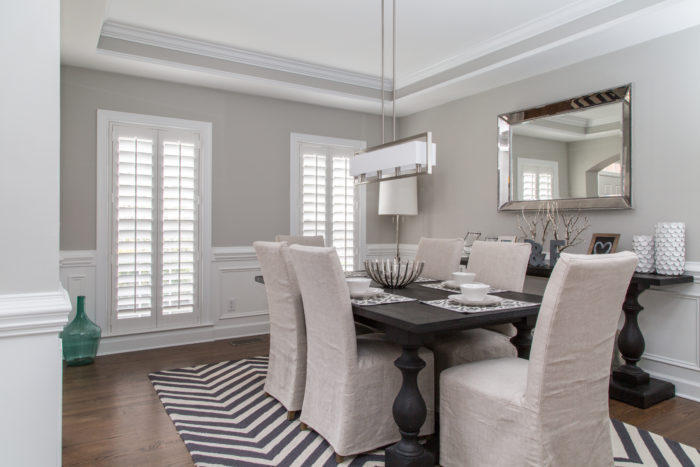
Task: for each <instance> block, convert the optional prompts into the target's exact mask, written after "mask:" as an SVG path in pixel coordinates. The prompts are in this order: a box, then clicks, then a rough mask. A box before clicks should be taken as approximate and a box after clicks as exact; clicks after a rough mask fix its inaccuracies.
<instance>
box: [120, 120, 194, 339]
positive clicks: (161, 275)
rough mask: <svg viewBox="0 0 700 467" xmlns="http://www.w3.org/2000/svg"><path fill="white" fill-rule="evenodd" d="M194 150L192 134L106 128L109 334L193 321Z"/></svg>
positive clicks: (144, 129)
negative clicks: (110, 200) (109, 204)
mask: <svg viewBox="0 0 700 467" xmlns="http://www.w3.org/2000/svg"><path fill="white" fill-rule="evenodd" d="M199 144H200V143H199V135H198V134H197V133H196V132H191V131H184V130H183V131H179V130H170V129H167V130H165V129H157V128H145V127H138V126H129V125H122V124H115V125H113V127H112V183H113V185H112V187H113V189H112V193H113V207H114V208H113V216H112V220H113V229H112V232H113V242H112V284H113V289H112V303H113V310H114V316H113V324H115V325H116V328H117V329H121V330H129V329H137V328H140V327H143V325H137V324H136V323H137V322H140V321H144V320H145V321H147V322H149V323H150V326H155V327H158V326H159V325H160V324H165V321H168V320H170V321H172V320H179V322H187V321H190V322H191V321H194V320H195V318H196V313H197V311H198V303H197V297H198V294H197V290H198V287H199V284H198V283H197V281H198V277H199V274H198V273H199V247H198V245H199V238H198V232H199V225H198V223H199V221H198V219H199V197H198V193H199V173H198V172H199ZM187 315H190V316H189V317H188V316H187ZM160 321H163V323H160ZM127 322H131V324H128V323H127Z"/></svg>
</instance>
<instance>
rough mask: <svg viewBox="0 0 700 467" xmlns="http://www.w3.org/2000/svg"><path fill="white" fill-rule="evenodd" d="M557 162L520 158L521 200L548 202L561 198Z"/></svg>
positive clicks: (519, 180)
mask: <svg viewBox="0 0 700 467" xmlns="http://www.w3.org/2000/svg"><path fill="white" fill-rule="evenodd" d="M558 166H559V164H558V163H557V162H556V161H548V160H540V159H526V158H523V157H519V158H518V182H519V183H520V198H519V199H520V200H523V201H529V200H546V199H555V198H559V188H558V183H559V182H558V173H559V168H558Z"/></svg>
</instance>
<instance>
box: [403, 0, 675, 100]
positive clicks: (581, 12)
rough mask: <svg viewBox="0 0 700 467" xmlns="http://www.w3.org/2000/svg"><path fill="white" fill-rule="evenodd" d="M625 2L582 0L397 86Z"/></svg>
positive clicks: (437, 64)
mask: <svg viewBox="0 0 700 467" xmlns="http://www.w3.org/2000/svg"><path fill="white" fill-rule="evenodd" d="M624 1H627V2H629V1H630V0H613V1H611V0H579V1H578V2H577V3H576V4H573V5H567V6H566V7H562V8H558V9H556V10H553V11H552V12H550V13H549V14H547V15H545V16H541V17H539V18H537V19H535V20H532V21H529V22H527V23H524V24H522V25H520V26H518V27H516V28H513V29H511V30H509V31H506V32H503V33H501V34H498V35H496V36H494V37H492V38H491V39H490V40H488V41H484V42H481V43H479V44H477V45H475V46H474V47H471V48H469V49H467V50H464V51H463V52H461V53H459V54H456V55H453V56H452V57H449V58H447V59H444V60H441V61H440V62H437V63H435V64H432V65H430V66H428V67H425V68H423V69H421V70H418V71H416V72H414V73H411V74H409V75H408V76H407V78H406V79H405V80H403V79H402V80H401V81H402V82H400V83H397V86H398V87H399V88H402V87H405V86H408V85H410V84H412V83H415V82H418V81H421V80H424V79H428V78H430V77H432V76H434V75H436V74H439V73H442V72H445V71H448V70H451V69H453V68H455V67H458V66H460V65H463V64H465V63H468V62H471V61H473V60H476V59H478V58H481V57H483V56H485V55H488V54H491V53H495V52H498V51H499V50H502V49H505V48H507V47H510V46H512V45H515V44H518V43H520V42H523V41H525V40H527V39H530V38H532V37H534V36H537V35H539V34H542V33H543V32H546V31H550V30H552V29H555V28H559V27H562V26H564V25H566V24H569V23H573V22H575V21H577V20H580V19H581V18H584V17H586V16H587V15H590V14H592V13H595V12H597V11H599V10H602V9H604V8H607V7H610V6H612V5H615V4H617V3H621V2H624ZM652 1H664V0H652ZM642 5H643V4H642V2H639V6H640V7H641V6H642ZM611 19H613V18H611ZM564 34H566V33H564Z"/></svg>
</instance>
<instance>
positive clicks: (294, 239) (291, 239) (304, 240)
mask: <svg viewBox="0 0 700 467" xmlns="http://www.w3.org/2000/svg"><path fill="white" fill-rule="evenodd" d="M275 241H276V242H287V243H289V244H290V245H307V246H326V245H325V243H324V240H323V236H322V235H316V236H308V237H304V236H301V235H275Z"/></svg>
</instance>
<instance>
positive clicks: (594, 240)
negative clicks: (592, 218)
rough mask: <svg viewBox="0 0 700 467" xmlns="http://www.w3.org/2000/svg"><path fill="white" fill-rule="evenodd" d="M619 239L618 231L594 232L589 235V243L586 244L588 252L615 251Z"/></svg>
mask: <svg viewBox="0 0 700 467" xmlns="http://www.w3.org/2000/svg"><path fill="white" fill-rule="evenodd" d="M619 240H620V234H619V233H594V234H593V235H592V236H591V244H590V245H588V254H589V255H605V254H609V253H615V251H617V243H618V241H619Z"/></svg>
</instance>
